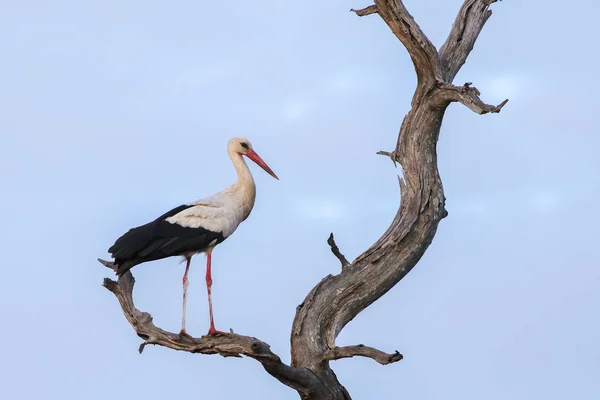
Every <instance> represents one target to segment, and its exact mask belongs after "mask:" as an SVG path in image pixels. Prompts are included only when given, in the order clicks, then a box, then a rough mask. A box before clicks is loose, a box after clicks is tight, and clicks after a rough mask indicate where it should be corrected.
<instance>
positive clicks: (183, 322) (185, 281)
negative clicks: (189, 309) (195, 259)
mask: <svg viewBox="0 0 600 400" xmlns="http://www.w3.org/2000/svg"><path fill="white" fill-rule="evenodd" d="M186 260H187V263H186V265H185V273H184V274H183V311H182V314H181V334H184V335H187V332H186V331H185V314H186V305H187V288H188V284H189V283H190V282H189V281H188V278H187V276H188V271H189V270H190V263H191V261H192V257H186Z"/></svg>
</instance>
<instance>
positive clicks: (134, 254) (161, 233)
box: [108, 136, 279, 337]
mask: <svg viewBox="0 0 600 400" xmlns="http://www.w3.org/2000/svg"><path fill="white" fill-rule="evenodd" d="M227 153H228V154H229V157H230V158H231V161H232V163H233V166H234V167H235V170H236V172H237V180H236V182H235V183H234V184H232V185H231V186H229V187H227V188H226V189H225V190H222V191H220V192H217V193H215V194H213V195H212V196H209V197H206V198H204V199H201V200H196V201H193V202H191V203H186V204H182V205H180V206H178V207H175V208H173V209H172V210H170V211H167V212H166V213H164V214H162V215H161V216H160V217H158V218H156V219H155V220H153V221H151V222H149V223H147V224H145V225H141V226H138V227H135V228H132V229H130V230H129V231H127V232H126V233H125V234H123V235H122V236H121V237H119V238H118V239H117V240H116V241H115V243H114V244H113V245H112V246H111V247H110V248H109V249H108V252H109V253H110V254H111V255H112V257H113V258H114V262H113V264H114V267H116V273H117V275H118V277H119V278H120V277H122V276H123V274H125V273H126V272H127V271H129V270H130V269H131V268H133V267H134V266H136V265H139V264H142V263H146V262H149V261H154V260H159V259H163V258H168V257H172V256H183V257H184V261H186V266H185V273H184V275H183V306H182V317H181V331H180V335H186V336H188V337H190V335H189V334H188V333H187V331H186V326H185V325H186V304H187V288H188V284H189V281H188V271H189V269H190V263H191V260H192V257H193V256H194V255H196V254H199V253H205V254H206V290H207V293H208V309H209V316H210V326H209V329H208V335H209V336H210V335H222V334H225V333H224V332H222V331H218V330H216V329H215V322H214V318H213V311H212V295H211V287H212V276H211V256H212V251H213V249H214V248H215V247H216V246H217V245H219V244H220V243H222V242H223V241H224V240H225V239H227V238H228V237H230V236H231V235H232V234H233V233H234V232H235V230H236V229H237V227H238V226H239V225H240V223H242V222H243V221H245V220H246V219H247V218H248V217H249V216H250V212H251V211H252V208H253V207H254V202H255V199H256V185H255V183H254V179H253V177H252V173H251V172H250V169H249V168H248V165H247V164H246V161H245V160H244V158H243V156H246V157H247V158H249V159H250V160H252V161H254V162H255V163H256V164H257V165H258V166H260V167H261V168H262V169H264V170H265V171H266V172H267V173H268V174H269V175H271V176H272V177H273V178H275V179H277V180H279V178H278V177H277V175H275V173H274V172H273V171H272V170H271V168H270V167H269V166H268V165H267V164H266V163H265V162H264V161H263V160H262V158H261V157H260V156H259V155H258V154H257V153H256V151H254V149H253V147H252V144H251V143H250V141H249V140H248V139H247V138H245V137H242V136H237V137H234V138H232V139H230V140H229V142H228V143H227Z"/></svg>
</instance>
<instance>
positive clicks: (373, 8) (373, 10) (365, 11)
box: [350, 4, 377, 17]
mask: <svg viewBox="0 0 600 400" xmlns="http://www.w3.org/2000/svg"><path fill="white" fill-rule="evenodd" d="M350 12H353V13H356V15H358V16H359V17H364V16H367V15H371V14H377V6H376V5H375V4H373V5H371V6H368V7H365V8H361V9H360V10H355V9H354V8H351V9H350Z"/></svg>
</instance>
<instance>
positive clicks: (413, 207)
mask: <svg viewBox="0 0 600 400" xmlns="http://www.w3.org/2000/svg"><path fill="white" fill-rule="evenodd" d="M495 1H496V0H465V2H464V4H463V5H462V7H461V9H460V11H459V13H458V16H457V17H456V20H455V21H454V24H453V25H452V29H451V31H450V35H449V36H448V39H447V40H446V42H445V43H444V45H443V46H442V47H441V48H440V49H439V51H438V50H437V49H436V48H435V46H434V45H433V44H432V43H431V41H430V40H429V39H428V38H427V36H425V34H424V33H423V32H422V31H421V28H420V27H419V25H417V23H416V22H415V20H414V19H413V17H412V16H411V15H410V14H409V12H408V11H407V10H406V8H405V7H404V4H403V3H402V1H400V0H375V4H374V5H371V6H369V7H366V8H363V9H360V10H351V11H354V12H355V13H356V14H357V15H358V16H361V17H362V16H366V15H370V14H378V15H379V16H380V17H381V18H382V19H383V20H384V21H385V23H386V24H387V25H388V26H389V27H390V29H391V30H392V32H393V33H394V34H395V35H396V37H398V39H400V41H401V42H402V44H403V45H404V46H405V47H406V49H407V50H408V53H409V54H410V57H411V59H412V61H413V63H414V67H415V70H416V72H417V88H416V90H415V93H414V96H413V99H412V104H411V109H410V111H409V112H408V114H407V115H406V116H405V118H404V121H403V122H402V126H401V128H400V133H399V135H398V139H397V144H396V148H395V149H394V150H393V151H391V152H385V151H382V152H379V154H382V155H385V156H389V157H391V159H392V160H393V161H394V163H398V164H400V166H401V167H402V170H403V178H400V191H401V204H400V208H399V210H398V213H397V214H396V216H395V218H394V220H393V221H392V223H391V225H390V227H389V228H388V229H387V231H386V232H385V233H384V234H383V235H382V236H381V238H380V239H379V240H377V242H376V243H375V244H373V245H372V246H371V247H370V248H369V249H367V250H366V251H365V252H364V253H363V254H361V255H360V256H359V257H358V258H356V260H354V261H353V262H348V260H346V258H345V257H344V256H343V255H342V254H341V252H340V251H339V249H338V247H337V246H336V244H335V242H334V240H333V235H332V236H330V238H329V240H328V243H329V245H330V246H331V249H332V251H333V253H334V254H335V256H336V257H337V258H338V259H339V260H340V262H341V272H340V273H339V274H337V275H328V276H326V277H325V278H323V279H322V280H321V282H319V283H318V284H317V285H316V286H315V287H314V288H313V289H312V290H311V291H310V293H308V295H307V296H306V298H305V300H304V301H303V302H302V304H300V305H299V306H298V307H297V310H296V316H295V319H294V323H293V326H292V332H291V352H292V362H291V365H287V364H284V363H283V362H282V361H281V359H280V358H279V356H277V355H276V354H274V353H273V352H272V351H271V350H270V348H269V345H268V344H266V343H265V342H263V341H261V340H259V339H257V338H254V337H250V336H242V335H238V334H234V333H233V332H232V333H230V334H227V335H225V336H211V337H206V336H205V337H201V338H193V339H190V338H186V337H185V336H180V335H179V334H176V333H171V332H167V331H165V330H163V329H161V328H159V327H157V326H155V325H154V324H153V322H152V317H151V316H150V314H148V313H146V312H142V311H139V310H138V309H137V308H136V307H135V305H134V304H133V299H132V291H133V285H134V279H133V276H132V275H131V273H130V272H127V273H126V274H125V275H124V276H123V277H122V278H120V279H119V281H118V282H115V281H113V280H111V279H108V278H107V279H105V280H104V286H105V287H106V288H107V289H108V290H110V291H111V292H113V293H114V294H115V295H116V297H117V299H118V300H119V303H120V304H121V307H122V309H123V312H124V313H125V316H126V317H127V320H128V321H129V323H130V324H131V326H132V327H133V329H134V330H135V332H136V333H137V334H138V336H140V337H141V338H143V339H144V342H143V343H142V345H141V346H140V349H139V350H140V352H141V351H142V350H143V349H144V346H145V345H147V344H154V345H160V346H165V347H168V348H171V349H174V350H182V351H187V352H190V353H203V354H220V355H222V356H224V357H241V356H242V355H244V356H247V357H251V358H254V359H255V360H257V361H258V362H260V363H261V364H262V366H263V367H264V369H265V370H266V371H267V372H268V373H269V374H271V375H272V376H273V377H275V378H276V379H278V380H279V381H280V382H282V383H283V384H285V385H287V386H289V387H291V388H293V389H295V390H297V391H298V393H299V394H300V397H301V398H302V399H310V400H325V399H327V400H348V399H350V395H349V393H348V391H347V390H346V389H345V388H344V386H342V384H341V383H340V382H339V381H338V379H337V377H336V375H335V373H334V372H333V370H332V369H331V367H330V365H329V361H331V360H337V359H340V358H346V357H354V356H362V357H369V358H372V359H373V360H375V361H377V362H378V363H380V364H390V363H394V362H396V361H399V360H401V359H402V355H401V354H399V353H398V352H395V353H391V354H388V353H385V352H383V351H380V350H377V349H374V348H372V347H367V346H364V345H362V344H359V345H356V346H346V347H337V346H336V345H335V339H336V337H337V335H338V334H339V333H340V331H341V330H342V329H343V328H344V326H345V325H346V324H347V323H348V322H349V321H351V320H352V319H353V318H354V317H356V316H357V315H358V313H360V312H361V311H362V310H364V309H365V308H366V307H368V306H369V305H371V304H372V303H373V302H374V301H376V300H377V299H379V298H380V297H381V296H383V295H384V294H385V293H386V292H387V291H388V290H390V289H391V288H392V287H394V285H396V284H397V283H398V282H399V281H400V280H401V279H402V278H403V277H404V276H406V274H408V272H409V271H410V270H411V269H412V268H413V267H414V266H415V264H417V262H418V261H419V259H420V258H421V256H423V254H424V253H425V250H426V249H427V247H428V246H429V244H430V243H431V241H432V240H433V237H434V235H435V233H436V230H437V226H438V224H439V222H440V221H441V220H442V219H443V218H444V217H446V216H447V214H448V213H447V212H446V210H445V208H444V202H445V197H444V192H443V188H442V182H441V180H440V176H439V173H438V167H437V154H436V144H437V141H438V136H439V133H440V127H441V125H442V119H443V117H444V112H445V111H446V108H447V107H448V105H450V103H453V102H458V103H461V104H463V105H465V106H467V107H468V108H469V109H471V110H473V111H474V112H476V113H478V114H486V113H497V112H499V111H500V109H501V108H502V107H503V106H504V105H505V104H506V102H507V101H508V100H505V101H503V102H502V103H501V104H500V105H498V106H493V105H488V104H485V103H484V102H483V101H482V100H481V99H480V98H479V94H480V93H479V91H478V90H477V89H476V88H475V87H473V86H471V83H465V84H464V85H461V86H456V85H454V84H453V83H452V81H453V80H454V77H455V76H456V74H457V73H458V71H459V69H460V68H461V67H462V65H463V64H464V63H465V60H466V59H467V56H468V55H469V53H470V52H471V50H472V49H473V45H474V44H475V40H476V39H477V37H478V35H479V33H480V31H481V29H482V28H483V25H484V24H485V22H486V21H487V19H488V18H489V17H490V16H491V14H492V12H491V11H490V9H489V8H490V5H491V4H492V3H494V2H495ZM103 263H105V265H107V266H110V263H106V262H103Z"/></svg>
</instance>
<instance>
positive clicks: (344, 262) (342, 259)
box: [327, 233, 350, 269]
mask: <svg viewBox="0 0 600 400" xmlns="http://www.w3.org/2000/svg"><path fill="white" fill-rule="evenodd" d="M327 244H329V247H331V252H332V253H333V255H334V256H336V257H337V259H338V260H340V262H341V263H342V269H345V268H347V267H348V266H350V263H349V262H348V260H346V257H344V255H343V254H342V253H341V252H340V249H339V248H338V246H337V244H335V239H334V238H333V233H331V234H330V235H329V238H328V239H327Z"/></svg>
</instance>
